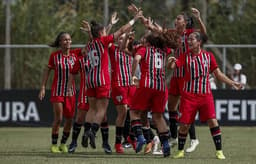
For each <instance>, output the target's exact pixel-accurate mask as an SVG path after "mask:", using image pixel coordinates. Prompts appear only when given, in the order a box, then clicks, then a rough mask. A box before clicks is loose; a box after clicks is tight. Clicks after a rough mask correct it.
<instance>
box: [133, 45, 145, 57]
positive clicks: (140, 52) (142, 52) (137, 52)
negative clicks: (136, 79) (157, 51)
mask: <svg viewBox="0 0 256 164" xmlns="http://www.w3.org/2000/svg"><path fill="white" fill-rule="evenodd" d="M135 55H140V56H141V58H144V57H145V55H146V47H140V48H138V49H137V51H136V53H135Z"/></svg>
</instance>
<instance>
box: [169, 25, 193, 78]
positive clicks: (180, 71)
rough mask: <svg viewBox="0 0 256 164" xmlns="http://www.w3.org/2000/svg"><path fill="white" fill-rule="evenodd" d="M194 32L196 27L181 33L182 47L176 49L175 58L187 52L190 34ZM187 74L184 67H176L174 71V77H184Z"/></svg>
mask: <svg viewBox="0 0 256 164" xmlns="http://www.w3.org/2000/svg"><path fill="white" fill-rule="evenodd" d="M192 32H194V29H186V30H185V31H184V32H183V34H182V35H181V47H178V48H176V49H175V51H174V56H175V58H179V56H180V55H183V54H185V53H186V52H187V51H188V50H189V47H188V36H189V35H190V34H191V33H192ZM184 75H185V70H184V68H183V67H176V68H175V69H174V72H173V77H178V78H182V77H184Z"/></svg>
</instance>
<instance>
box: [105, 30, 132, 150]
mask: <svg viewBox="0 0 256 164" xmlns="http://www.w3.org/2000/svg"><path fill="white" fill-rule="evenodd" d="M129 35H130V33H125V34H123V35H121V36H120V37H119V38H118V46H115V45H114V44H112V45H111V46H110V48H109V56H110V60H111V89H112V93H111V94H112V100H113V102H114V104H115V105H116V109H117V118H116V140H115V149H116V152H117V153H124V149H123V147H122V144H121V141H122V135H123V130H124V123H125V118H126V113H127V107H128V105H129V99H130V98H131V97H132V96H133V95H134V92H135V90H136V87H135V86H134V85H132V79H131V74H132V60H133V57H132V54H131V53H129V52H127V50H128V49H127V45H128V44H129V42H131V41H132V40H131V39H132V37H130V36H129ZM128 41H129V42H128Z"/></svg>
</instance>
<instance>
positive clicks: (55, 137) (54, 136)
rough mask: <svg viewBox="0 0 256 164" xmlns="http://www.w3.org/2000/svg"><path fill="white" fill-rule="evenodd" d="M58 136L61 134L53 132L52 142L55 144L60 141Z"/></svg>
mask: <svg viewBox="0 0 256 164" xmlns="http://www.w3.org/2000/svg"><path fill="white" fill-rule="evenodd" d="M58 137H59V134H58V133H57V134H52V144H53V145H56V144H57V142H58Z"/></svg>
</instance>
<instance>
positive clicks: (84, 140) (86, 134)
mask: <svg viewBox="0 0 256 164" xmlns="http://www.w3.org/2000/svg"><path fill="white" fill-rule="evenodd" d="M89 132H90V131H86V132H84V135H83V137H82V146H83V147H85V148H87V147H88V138H89Z"/></svg>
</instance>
